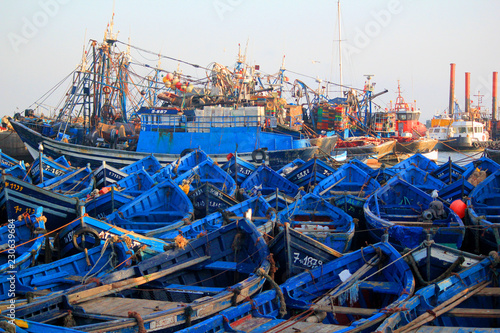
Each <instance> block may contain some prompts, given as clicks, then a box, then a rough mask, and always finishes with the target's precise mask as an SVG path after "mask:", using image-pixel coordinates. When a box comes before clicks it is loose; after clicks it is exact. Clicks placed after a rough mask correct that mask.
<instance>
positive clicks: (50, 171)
mask: <svg viewBox="0 0 500 333" xmlns="http://www.w3.org/2000/svg"><path fill="white" fill-rule="evenodd" d="M42 170H43V180H41V179H40V157H38V158H36V159H35V160H34V161H33V164H32V165H31V170H30V175H31V179H33V182H34V183H35V184H39V183H41V182H42V181H46V180H49V179H52V178H55V177H59V176H62V175H64V174H67V173H68V172H71V171H74V170H75V168H73V167H71V165H70V164H69V163H68V161H67V160H66V158H65V157H64V155H62V156H59V157H58V158H56V159H53V158H51V157H48V156H46V155H45V154H42Z"/></svg>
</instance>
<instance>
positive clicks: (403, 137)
mask: <svg viewBox="0 0 500 333" xmlns="http://www.w3.org/2000/svg"><path fill="white" fill-rule="evenodd" d="M389 113H393V114H395V116H396V133H395V136H394V138H395V139H396V140H397V142H396V147H395V148H394V151H395V153H396V154H397V153H404V154H415V153H428V152H430V151H432V150H433V149H434V147H435V146H436V144H437V140H436V139H431V138H426V137H425V134H426V132H427V127H425V125H424V124H422V123H421V122H420V121H419V118H420V109H417V107H416V105H415V103H413V104H408V103H406V102H405V100H404V98H403V96H401V86H400V84H399V80H398V97H397V98H396V102H395V103H394V106H393V105H392V102H391V105H390V109H389Z"/></svg>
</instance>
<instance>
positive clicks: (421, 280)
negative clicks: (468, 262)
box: [405, 256, 465, 286]
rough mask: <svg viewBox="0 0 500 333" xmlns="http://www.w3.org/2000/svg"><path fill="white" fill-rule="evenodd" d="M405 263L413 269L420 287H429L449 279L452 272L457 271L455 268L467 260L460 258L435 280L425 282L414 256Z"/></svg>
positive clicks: (406, 259)
mask: <svg viewBox="0 0 500 333" xmlns="http://www.w3.org/2000/svg"><path fill="white" fill-rule="evenodd" d="M405 261H406V262H407V263H408V264H409V265H410V266H411V268H412V269H413V273H415V276H416V278H417V280H418V282H419V283H420V285H422V286H428V285H430V284H434V283H436V282H438V281H441V280H444V279H446V278H448V277H449V276H450V275H451V274H452V272H453V271H454V270H455V268H456V267H457V266H459V265H461V264H462V263H463V262H464V261H465V258H464V256H459V257H458V258H457V259H456V260H455V262H453V264H452V265H451V266H450V267H448V268H447V269H446V270H445V271H444V272H443V273H442V274H441V275H439V276H438V277H437V278H435V279H433V280H431V281H425V280H424V278H423V277H422V274H421V273H420V270H419V269H418V266H417V263H416V262H415V259H414V258H413V256H409V257H407V258H405Z"/></svg>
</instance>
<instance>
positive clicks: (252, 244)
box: [16, 219, 270, 333]
mask: <svg viewBox="0 0 500 333" xmlns="http://www.w3.org/2000/svg"><path fill="white" fill-rule="evenodd" d="M268 256H269V250H268V248H267V245H266V243H265V241H264V239H263V238H262V236H261V234H260V232H258V231H257V229H256V227H255V226H254V225H253V224H252V223H251V222H249V221H246V220H245V219H242V220H239V221H237V223H231V224H229V225H227V226H224V227H222V228H220V229H219V230H217V231H214V232H212V233H210V234H208V235H207V236H206V237H202V238H199V239H196V240H193V241H192V242H190V243H189V246H186V247H184V248H175V249H172V250H169V251H167V252H165V253H161V254H159V255H157V256H155V257H153V258H150V259H148V260H145V261H142V262H140V263H139V264H137V265H136V266H133V267H130V268H128V269H125V270H121V271H118V272H115V273H111V274H108V275H107V276H106V277H104V278H102V279H101V283H102V286H97V285H96V284H95V283H90V284H89V285H87V288H86V289H85V290H82V291H79V292H67V293H65V294H63V295H57V296H55V297H53V298H51V299H44V300H43V302H42V301H41V302H37V301H35V302H33V303H30V304H26V305H23V306H19V307H17V308H16V316H17V318H19V319H24V318H29V319H30V320H34V321H37V322H46V323H48V324H52V323H54V322H57V321H58V320H57V318H61V317H64V316H66V315H67V314H68V310H71V313H72V317H73V318H74V320H75V322H76V326H74V327H73V328H74V329H77V330H81V331H87V332H89V331H90V332H92V331H94V332H123V333H125V332H126V333H128V332H137V331H138V330H143V331H144V330H150V331H155V330H163V331H167V330H168V331H177V330H179V329H181V328H184V327H186V326H189V325H190V324H191V323H193V322H196V321H200V320H202V319H205V318H207V317H209V316H213V315H214V314H216V313H217V312H219V311H222V310H224V309H227V308H229V307H231V306H234V305H237V304H239V303H241V302H242V301H244V300H245V299H246V298H247V297H248V296H252V295H254V294H256V293H258V292H259V291H260V290H261V288H262V285H263V284H264V281H265V276H267V272H268V271H269V269H270V263H269V261H268V259H267V258H268ZM141 285H144V287H139V288H136V287H137V286H141ZM93 286H95V287H93ZM131 310H133V311H134V312H135V314H131V315H130V316H127V312H128V311H131ZM124 314H125V315H124Z"/></svg>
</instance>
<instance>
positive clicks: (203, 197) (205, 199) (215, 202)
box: [188, 182, 238, 219]
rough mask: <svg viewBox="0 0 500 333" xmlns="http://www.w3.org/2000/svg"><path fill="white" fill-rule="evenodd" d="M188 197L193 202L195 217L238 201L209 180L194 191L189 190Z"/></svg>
mask: <svg viewBox="0 0 500 333" xmlns="http://www.w3.org/2000/svg"><path fill="white" fill-rule="evenodd" d="M188 197H189V199H190V200H191V202H192V203H193V208H194V217H195V219H201V218H204V217H205V216H207V215H210V214H212V213H215V212H217V211H219V210H226V209H228V208H229V207H231V206H234V205H236V204H237V203H238V201H237V200H236V199H234V198H233V197H231V196H229V195H227V194H226V193H225V192H224V191H221V190H220V189H218V188H217V187H216V186H215V185H213V184H212V183H209V182H205V183H203V184H201V185H200V186H198V187H197V188H196V189H195V190H194V191H191V192H189V194H188Z"/></svg>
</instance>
